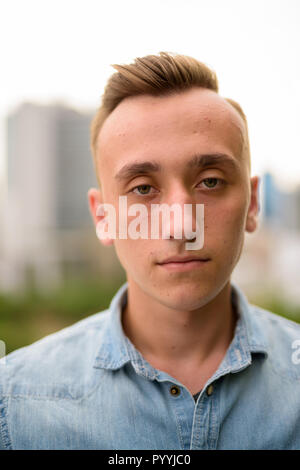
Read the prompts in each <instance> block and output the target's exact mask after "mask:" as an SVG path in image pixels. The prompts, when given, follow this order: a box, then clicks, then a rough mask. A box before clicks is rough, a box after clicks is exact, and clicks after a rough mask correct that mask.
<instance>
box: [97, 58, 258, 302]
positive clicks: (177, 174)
mask: <svg viewBox="0 0 300 470" xmlns="http://www.w3.org/2000/svg"><path fill="white" fill-rule="evenodd" d="M115 68H116V69H117V70H118V72H117V73H115V74H114V75H112V77H111V78H110V80H109V82H108V84H107V87H106V89H105V93H104V96H103V101H102V105H101V107H100V109H99V111H98V113H97V114H96V116H95V118H94V120H93V122H92V126H91V146H92V152H93V157H94V163H95V169H96V172H97V178H98V181H99V186H100V182H101V187H100V189H91V190H90V191H89V203H90V209H91V213H92V216H93V219H94V222H95V224H97V223H98V222H99V220H101V216H99V217H98V216H97V215H96V211H97V206H98V205H99V204H101V203H110V204H112V205H114V207H115V208H116V213H117V220H118V200H119V196H127V201H128V203H127V204H128V207H130V205H132V204H135V203H142V204H144V205H145V206H146V207H147V208H149V209H150V206H151V205H152V204H163V203H165V204H168V205H169V206H171V205H172V204H174V203H177V204H180V205H181V206H182V207H183V206H184V204H192V205H193V206H195V205H196V204H204V222H205V224H204V246H203V248H202V249H201V250H199V251H186V249H185V243H186V239H184V238H183V239H182V240H178V239H175V238H174V236H173V235H174V233H173V235H172V231H171V236H170V238H169V239H161V238H160V239H159V240H153V239H146V240H144V239H137V240H133V239H130V238H127V239H125V240H120V239H118V238H117V239H116V240H111V241H108V240H106V241H105V242H104V243H106V244H109V243H114V245H115V249H116V252H117V254H118V257H119V259H120V262H121V264H122V266H123V267H124V269H125V271H126V274H127V279H128V281H129V283H134V284H135V285H136V286H138V287H139V288H140V289H142V290H143V291H144V292H145V293H147V294H148V295H150V296H151V297H152V298H154V299H156V300H157V301H159V302H160V303H162V304H164V305H167V306H169V307H172V308H175V309H190V310H192V309H196V308H199V307H201V306H202V305H205V303H207V302H208V301H209V300H210V299H212V298H214V297H215V295H217V293H218V292H220V290H221V289H222V288H223V287H224V285H225V284H226V283H227V282H228V280H229V279H230V275H231V273H232V271H233V269H234V267H235V265H236V264H237V262H238V260H239V257H240V254H241V251H242V247H243V242H244V233H245V230H246V231H248V232H253V231H254V230H255V228H256V223H257V222H256V215H257V210H258V194H257V189H258V178H257V177H253V178H250V151H249V142H248V131H247V122H246V117H245V115H244V113H243V111H242V109H241V108H240V106H239V105H238V104H237V103H235V102H234V101H232V100H229V99H224V98H222V97H221V96H219V94H218V83H217V78H216V75H215V74H214V72H213V71H211V70H210V69H209V68H208V67H206V66H205V65H204V64H202V63H200V62H198V61H196V60H195V59H192V58H190V57H186V56H179V55H177V56H176V55H175V56H173V55H170V54H166V53H161V54H160V55H159V56H147V57H144V58H139V59H136V61H135V63H134V64H130V65H127V66H115ZM149 214H150V210H149ZM150 223H151V221H150V219H149V225H150ZM117 232H118V228H117ZM191 254H193V256H195V257H203V258H206V259H207V258H208V259H209V261H208V262H206V263H205V264H203V265H202V266H201V267H195V268H194V269H190V270H188V271H184V272H183V271H176V270H175V271H172V270H169V269H166V268H165V266H163V265H161V262H162V261H164V260H166V259H167V258H169V257H173V256H186V255H191Z"/></svg>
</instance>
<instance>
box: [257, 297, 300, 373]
mask: <svg viewBox="0 0 300 470" xmlns="http://www.w3.org/2000/svg"><path fill="white" fill-rule="evenodd" d="M250 314H251V317H252V320H253V322H252V325H253V329H254V330H256V332H259V335H260V338H263V341H264V344H265V346H266V351H267V353H268V359H269V361H268V362H269V363H270V365H271V366H272V369H273V371H274V372H275V373H276V374H278V375H279V376H281V377H284V378H287V379H289V380H290V379H291V380H296V381H299V379H300V324H299V323H297V322H296V321H294V320H291V319H288V318H285V317H283V316H281V315H279V314H278V313H276V312H272V311H269V310H267V309H264V308H261V307H259V306H257V305H252V304H251V305H250Z"/></svg>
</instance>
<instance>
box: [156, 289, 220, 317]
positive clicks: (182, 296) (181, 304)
mask: <svg viewBox="0 0 300 470" xmlns="http://www.w3.org/2000/svg"><path fill="white" fill-rule="evenodd" d="M212 296H213V287H211V288H210V287H209V285H208V284H207V283H201V282H198V283H197V284H194V285H193V284H191V283H190V284H185V283H182V284H181V285H180V284H179V285H177V286H173V287H170V288H166V289H165V290H164V291H163V292H162V291H160V292H159V293H158V298H159V300H160V302H161V303H162V304H164V305H166V306H167V307H169V308H172V309H174V310H189V311H191V310H196V309H198V308H201V307H203V305H206V304H207V303H208V302H209V301H210V300H211V298H212Z"/></svg>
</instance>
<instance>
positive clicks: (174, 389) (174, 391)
mask: <svg viewBox="0 0 300 470" xmlns="http://www.w3.org/2000/svg"><path fill="white" fill-rule="evenodd" d="M170 393H171V395H173V396H174V397H177V395H179V394H180V388H179V387H177V386H176V385H173V386H172V387H171V388H170Z"/></svg>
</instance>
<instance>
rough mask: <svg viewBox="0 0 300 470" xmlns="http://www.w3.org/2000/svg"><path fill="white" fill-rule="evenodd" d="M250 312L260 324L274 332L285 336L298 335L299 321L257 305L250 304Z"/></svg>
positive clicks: (299, 333) (299, 329)
mask: <svg viewBox="0 0 300 470" xmlns="http://www.w3.org/2000/svg"><path fill="white" fill-rule="evenodd" d="M250 311H251V314H252V315H254V316H255V319H256V320H257V321H258V322H259V323H260V324H261V325H262V326H265V327H266V328H268V329H269V330H271V331H272V333H274V334H278V335H280V336H282V335H283V336H286V337H287V338H293V337H298V338H299V335H300V323H298V322H296V321H295V320H292V319H289V318H286V317H284V316H282V315H280V314H279V313H277V312H275V311H274V312H273V311H271V310H267V309H265V308H262V307H259V306H258V305H254V304H250Z"/></svg>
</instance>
